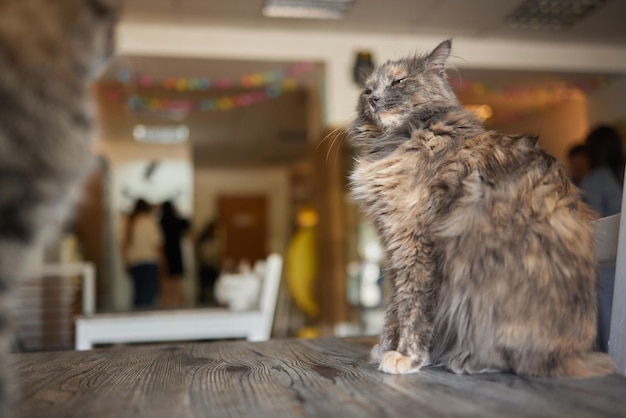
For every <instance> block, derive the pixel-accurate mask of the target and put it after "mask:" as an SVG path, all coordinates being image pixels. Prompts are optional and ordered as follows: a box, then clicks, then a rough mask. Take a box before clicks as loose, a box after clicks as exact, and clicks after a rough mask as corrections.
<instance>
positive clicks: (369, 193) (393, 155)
mask: <svg viewBox="0 0 626 418" xmlns="http://www.w3.org/2000/svg"><path fill="white" fill-rule="evenodd" d="M444 163H445V162H444V161H443V160H441V159H437V158H436V157H435V155H434V153H433V150H432V149H431V148H430V147H429V146H428V143H427V142H425V141H423V140H422V139H415V138H412V139H409V140H407V141H406V142H404V143H402V144H401V145H399V146H398V147H397V148H396V149H395V150H393V151H392V152H389V153H387V154H386V155H383V156H376V155H369V156H365V157H363V158H361V159H360V160H358V162H357V164H356V167H355V170H354V171H353V173H352V176H351V181H352V191H353V195H354V197H355V199H356V200H357V201H358V202H359V204H360V206H361V208H362V209H363V210H364V211H365V213H366V214H367V215H368V216H369V218H370V219H372V220H373V222H374V224H375V225H376V227H377V229H378V230H379V232H380V234H381V238H382V239H383V241H386V242H389V241H390V240H391V238H392V237H396V238H397V237H399V236H402V235H407V234H409V235H410V234H414V233H415V230H416V226H417V227H419V226H423V227H426V226H427V225H428V224H429V223H430V222H431V221H432V219H433V216H434V214H435V212H436V208H434V207H433V203H434V202H433V185H434V184H436V183H437V182H438V181H439V176H438V171H439V168H440V167H441V166H442V165H443V164H444ZM421 231H422V232H426V231H425V229H421Z"/></svg>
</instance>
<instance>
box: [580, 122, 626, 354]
mask: <svg viewBox="0 0 626 418" xmlns="http://www.w3.org/2000/svg"><path fill="white" fill-rule="evenodd" d="M585 146H586V148H587V155H588V157H589V164H590V171H589V173H588V174H587V175H586V176H585V177H584V178H583V179H582V181H581V183H580V188H581V190H582V192H583V198H584V200H585V201H586V202H587V203H588V204H589V206H591V207H592V208H593V209H594V210H595V211H596V212H597V213H598V215H599V216H601V217H605V216H610V215H615V214H617V213H620V210H621V205H622V190H623V186H624V148H623V145H622V140H621V138H620V136H619V134H618V133H617V131H615V130H614V129H613V128H611V127H609V126H606V125H601V126H598V127H597V128H595V129H594V130H593V131H591V132H590V133H589V135H588V136H587V139H586V141H585ZM598 276H599V293H598V297H599V301H598V338H597V345H598V348H599V349H600V350H602V351H604V352H606V351H608V344H609V331H610V326H611V309H612V307H613V287H614V284H615V266H602V267H600V268H599V274H598Z"/></svg>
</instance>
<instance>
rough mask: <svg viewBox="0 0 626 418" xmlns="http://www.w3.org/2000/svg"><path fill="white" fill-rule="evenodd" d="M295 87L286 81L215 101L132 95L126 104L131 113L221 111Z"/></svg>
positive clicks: (248, 103) (288, 90)
mask: <svg viewBox="0 0 626 418" xmlns="http://www.w3.org/2000/svg"><path fill="white" fill-rule="evenodd" d="M297 87H298V83H297V82H296V81H295V80H293V79H286V80H284V81H283V82H282V83H280V84H273V85H270V86H267V87H266V88H265V89H260V90H255V91H251V92H246V93H242V94H238V95H232V96H222V97H219V98H215V99H197V100H192V99H158V98H154V97H153V98H147V97H140V96H137V95H132V96H130V97H128V100H127V104H128V108H129V109H130V110H133V111H153V112H163V111H183V112H190V111H200V112H210V111H220V110H221V111H223V110H231V109H235V108H239V107H246V106H251V105H254V104H257V103H264V102H267V101H269V100H271V99H275V98H277V97H279V96H281V95H282V94H284V93H286V92H290V91H294V90H295V89H296V88H297Z"/></svg>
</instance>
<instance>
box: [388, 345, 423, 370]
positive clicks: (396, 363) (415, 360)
mask: <svg viewBox="0 0 626 418" xmlns="http://www.w3.org/2000/svg"><path fill="white" fill-rule="evenodd" d="M425 363H426V356H422V355H412V356H405V355H403V354H402V353H399V352H398V351H387V352H386V353H385V354H384V355H383V358H382V359H381V361H380V365H379V366H378V370H380V371H382V372H385V373H389V374H407V373H415V372H417V371H419V369H421V368H422V366H423V365H424V364H425Z"/></svg>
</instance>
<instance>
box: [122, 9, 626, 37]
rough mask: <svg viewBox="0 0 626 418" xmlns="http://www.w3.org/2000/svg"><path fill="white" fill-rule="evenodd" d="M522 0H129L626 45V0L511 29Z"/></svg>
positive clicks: (231, 13) (380, 26) (153, 14)
mask: <svg viewBox="0 0 626 418" xmlns="http://www.w3.org/2000/svg"><path fill="white" fill-rule="evenodd" d="M521 2H522V1H521V0H355V2H354V3H353V5H352V6H351V8H350V9H349V10H348V12H347V14H346V16H345V18H344V19H341V20H334V21H332V20H331V21H329V20H306V19H275V18H266V17H264V16H262V14H261V9H262V6H263V1H262V0H222V1H210V0H127V2H126V14H127V17H128V18H130V19H133V20H148V21H149V20H160V21H163V20H166V21H172V20H175V21H181V20H182V21H187V22H197V23H205V24H208V25H220V26H231V27H246V28H282V29H293V30H328V31H339V32H368V33H372V32H373V33H402V34H413V35H442V36H445V37H455V36H459V37H460V36H462V37H472V38H479V39H512V40H513V39H515V40H542V41H555V42H588V43H602V44H612V45H624V44H626V25H624V18H625V17H626V1H623V0H609V1H608V2H607V3H606V4H605V5H604V6H603V7H601V8H600V9H598V10H596V11H594V12H593V14H591V15H590V16H589V17H588V18H587V19H585V20H584V21H581V22H579V23H578V24H576V25H575V26H574V27H572V28H569V29H567V30H561V31H557V30H539V31H537V30H530V29H513V28H510V27H509V26H508V25H507V23H506V17H507V16H508V15H509V14H510V13H511V12H512V11H514V10H515V9H516V7H517V6H518V5H519V4H520V3H521Z"/></svg>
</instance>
